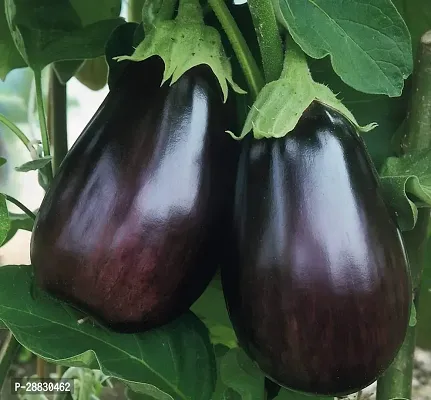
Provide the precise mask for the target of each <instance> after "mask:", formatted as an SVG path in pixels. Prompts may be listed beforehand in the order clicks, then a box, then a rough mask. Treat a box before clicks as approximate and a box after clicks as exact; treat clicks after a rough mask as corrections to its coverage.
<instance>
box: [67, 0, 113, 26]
mask: <svg viewBox="0 0 431 400" xmlns="http://www.w3.org/2000/svg"><path fill="white" fill-rule="evenodd" d="M69 2H70V4H71V5H72V7H73V8H74V10H75V11H76V13H77V14H78V16H79V18H80V20H81V23H82V25H83V26H87V25H90V24H93V23H95V22H97V21H102V20H104V19H112V18H116V17H118V16H119V15H120V12H121V0H91V1H88V0H69Z"/></svg>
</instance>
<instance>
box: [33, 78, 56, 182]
mask: <svg viewBox="0 0 431 400" xmlns="http://www.w3.org/2000/svg"><path fill="white" fill-rule="evenodd" d="M34 80H35V85H36V101H37V112H38V115H39V124H40V134H41V137H42V148H43V155H44V156H45V157H46V156H49V155H51V150H50V146H49V137H48V129H47V126H46V116H45V107H44V105H43V92H42V72H41V71H40V70H35V71H34ZM44 172H45V173H46V176H47V178H48V180H49V182H51V180H52V168H50V167H49V165H48V167H47V168H44Z"/></svg>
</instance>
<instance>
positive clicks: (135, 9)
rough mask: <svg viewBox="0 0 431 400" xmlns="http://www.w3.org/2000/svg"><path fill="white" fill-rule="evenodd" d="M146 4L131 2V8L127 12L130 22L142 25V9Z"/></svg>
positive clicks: (140, 1)
mask: <svg viewBox="0 0 431 400" xmlns="http://www.w3.org/2000/svg"><path fill="white" fill-rule="evenodd" d="M144 3H145V0H129V7H128V10H127V20H128V22H138V23H140V22H141V21H142V8H143V6H144Z"/></svg>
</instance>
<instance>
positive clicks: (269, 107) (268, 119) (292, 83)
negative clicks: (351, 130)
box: [232, 41, 376, 139]
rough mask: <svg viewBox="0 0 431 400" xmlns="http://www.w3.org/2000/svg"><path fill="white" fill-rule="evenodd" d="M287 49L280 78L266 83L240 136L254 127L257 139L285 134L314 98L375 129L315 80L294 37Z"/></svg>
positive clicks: (366, 129) (294, 124)
mask: <svg viewBox="0 0 431 400" xmlns="http://www.w3.org/2000/svg"><path fill="white" fill-rule="evenodd" d="M287 52H288V53H287V55H286V66H285V69H284V70H283V73H282V76H281V78H280V79H278V80H276V81H273V82H270V83H268V84H266V85H265V86H264V87H263V89H262V90H261V92H260V93H259V95H258V96H257V99H256V101H255V102H254V104H253V106H252V108H251V110H250V112H249V113H248V115H247V118H246V121H245V123H244V126H243V129H242V132H241V135H240V136H239V138H237V139H242V138H243V137H244V136H245V135H247V134H248V133H249V132H250V131H253V135H254V137H255V138H256V139H262V138H280V137H283V136H285V135H287V134H288V133H289V132H291V131H292V130H293V129H294V128H295V126H296V125H297V123H298V121H299V119H300V118H301V117H302V115H303V113H304V111H305V110H306V109H307V108H308V107H309V106H310V105H311V103H312V102H313V101H318V102H320V103H322V104H325V105H327V106H328V107H330V108H333V109H335V110H337V111H338V112H340V113H342V114H343V115H344V116H345V117H346V118H348V119H349V120H350V121H351V122H352V123H353V124H354V125H356V127H357V128H358V130H361V131H364V132H367V131H369V130H371V129H374V127H375V126H376V125H375V124H369V125H367V126H364V127H361V126H359V125H358V123H357V122H356V119H355V117H354V116H353V114H352V113H351V112H350V111H349V110H348V109H347V108H346V107H345V106H344V104H343V103H342V102H341V101H340V100H339V99H337V97H336V95H335V94H334V93H333V92H332V91H331V90H330V89H329V88H328V87H327V86H325V85H322V84H320V83H317V82H315V81H314V80H313V78H312V77H311V74H310V71H309V69H308V65H307V60H306V57H305V54H304V53H303V52H302V50H301V49H300V48H299V46H297V45H296V44H295V43H294V42H293V41H292V43H289V48H288V50H287ZM232 136H233V135H232ZM233 137H234V138H235V136H233Z"/></svg>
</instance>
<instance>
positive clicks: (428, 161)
mask: <svg viewBox="0 0 431 400" xmlns="http://www.w3.org/2000/svg"><path fill="white" fill-rule="evenodd" d="M381 183H382V188H383V190H384V194H385V197H386V198H387V199H389V204H390V205H391V207H392V208H393V209H394V210H395V211H396V213H397V217H398V221H399V225H400V228H401V229H402V230H411V229H413V227H414V225H415V223H416V220H417V207H418V206H420V207H430V206H431V149H428V150H423V151H418V152H416V153H410V154H406V155H405V156H403V157H399V158H398V157H389V158H388V159H387V160H386V163H385V165H384V167H383V169H382V172H381Z"/></svg>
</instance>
